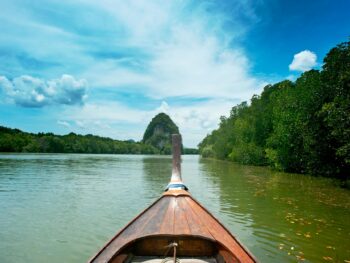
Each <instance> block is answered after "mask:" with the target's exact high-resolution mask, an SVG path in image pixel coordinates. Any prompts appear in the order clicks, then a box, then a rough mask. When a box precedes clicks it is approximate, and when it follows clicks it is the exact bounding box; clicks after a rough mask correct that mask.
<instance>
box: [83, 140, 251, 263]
mask: <svg viewBox="0 0 350 263" xmlns="http://www.w3.org/2000/svg"><path fill="white" fill-rule="evenodd" d="M180 145H181V137H179V135H177V136H174V135H173V154H174V158H173V173H172V177H171V181H170V183H169V185H168V187H167V190H166V191H165V192H164V193H163V195H162V196H161V197H160V198H159V199H158V200H156V201H155V202H154V203H153V204H152V205H151V206H149V207H148V208H147V209H146V210H144V211H143V212H142V213H141V214H139V215H138V216H137V217H136V218H135V219H133V220H132V221H131V222H130V223H129V224H128V225H126V226H125V227H124V228H123V229H122V230H121V231H120V232H119V233H117V234H116V235H115V236H114V237H113V238H112V239H111V240H110V241H109V242H108V243H107V244H106V245H105V246H104V247H103V248H102V249H101V250H100V251H99V252H98V253H97V254H96V255H95V256H94V257H93V258H92V259H91V260H90V261H89V262H91V263H92V262H93V263H97V262H99V263H101V262H110V263H119V262H120V263H121V262H125V263H128V262H150V263H164V262H166V261H173V262H175V261H176V262H183V263H188V262H195V263H203V262H209V263H214V262H218V263H224V262H228V263H231V262H247V263H249V262H256V260H255V259H254V257H253V256H252V255H251V254H250V253H249V252H248V250H247V249H245V248H244V247H243V246H242V245H241V244H240V243H239V242H238V241H237V239H236V238H235V237H234V236H233V235H232V234H231V233H230V232H229V231H228V230H227V229H226V228H225V227H224V226H223V225H222V224H221V223H220V222H219V221H218V220H217V219H216V218H215V217H214V216H213V215H212V214H211V213H210V212H209V211H208V210H206V209H205V208H204V207H203V206H202V205H201V204H200V203H199V202H197V201H196V200H195V199H194V198H193V197H192V196H191V195H190V193H189V192H188V191H187V188H186V186H185V185H184V184H183V183H182V180H181V169H180ZM169 256H170V258H169Z"/></svg>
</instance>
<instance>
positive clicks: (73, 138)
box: [0, 126, 159, 154]
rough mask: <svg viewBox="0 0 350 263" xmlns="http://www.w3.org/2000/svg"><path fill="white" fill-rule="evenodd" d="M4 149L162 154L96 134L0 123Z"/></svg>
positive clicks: (0, 150)
mask: <svg viewBox="0 0 350 263" xmlns="http://www.w3.org/2000/svg"><path fill="white" fill-rule="evenodd" d="M0 152H41V153H110V154H158V153H159V150H158V149H156V148H155V147H153V146H152V145H147V144H144V143H139V142H133V141H118V140H112V139H110V138H103V137H99V136H94V135H91V134H89V135H85V136H82V135H77V134H75V133H69V134H67V135H63V136H60V135H54V134H52V133H38V134H31V133H26V132H22V131H20V130H17V129H10V128H6V127H1V126H0Z"/></svg>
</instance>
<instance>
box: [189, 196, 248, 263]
mask: <svg viewBox="0 0 350 263" xmlns="http://www.w3.org/2000/svg"><path fill="white" fill-rule="evenodd" d="M184 198H185V200H186V201H187V202H188V204H189V205H190V206H191V208H192V210H193V211H194V212H195V213H196V214H197V216H198V218H199V219H200V220H201V221H202V223H203V224H205V225H206V227H207V229H208V231H209V232H210V233H211V235H212V236H213V237H214V238H215V239H216V240H217V241H218V242H219V243H221V244H222V245H223V246H224V247H226V248H227V249H228V250H229V251H231V253H232V254H234V255H235V256H236V257H237V259H238V260H239V261H240V262H247V263H248V262H255V260H254V259H253V258H252V257H251V256H250V255H249V254H248V252H247V251H245V249H244V248H243V247H242V246H241V245H240V244H239V243H238V242H237V241H236V240H235V239H234V237H233V236H232V235H231V234H230V233H229V232H228V230H226V229H225V228H224V227H223V225H221V223H219V221H218V220H217V219H215V218H214V217H213V216H212V215H211V214H210V213H209V212H208V211H207V210H206V209H204V208H203V207H202V206H201V205H199V204H198V203H197V202H196V201H194V200H193V199H192V198H191V197H184Z"/></svg>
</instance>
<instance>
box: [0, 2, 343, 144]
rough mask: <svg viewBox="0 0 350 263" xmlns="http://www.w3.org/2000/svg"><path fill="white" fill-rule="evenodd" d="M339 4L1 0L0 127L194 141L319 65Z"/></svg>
mask: <svg viewBox="0 0 350 263" xmlns="http://www.w3.org/2000/svg"><path fill="white" fill-rule="evenodd" d="M348 10H350V1H347V0H344V1H341V0H339V1H330V0H318V1H311V0H304V1H301V0H294V1H291V0H290V1H281V0H280V1H278V0H255V1H253V0H235V1H228V0H226V1H186V0H177V1H161V0H159V1H158V0H139V1H121V0H120V1H119V0H115V1H112V0H101V1H92V0H84V1H83V0H76V1H68V0H59V1H58V0H49V1H35V0H31V1H29V0H1V1H0V32H1V34H0V125H3V126H8V127H13V128H19V129H22V130H25V131H30V132H54V133H58V134H66V133H69V132H71V131H73V132H76V133H81V134H87V133H93V134H97V135H101V136H108V137H112V138H115V139H135V140H140V139H141V138H142V135H143V132H144V130H145V128H146V126H147V124H148V122H149V121H150V120H151V119H152V117H153V116H154V115H155V114H157V113H158V112H166V113H168V114H169V115H170V116H171V117H172V119H173V120H174V121H175V123H176V124H177V125H178V126H179V128H180V131H181V133H182V134H183V139H184V143H185V145H186V146H190V147H192V146H196V145H197V143H198V142H200V140H201V139H202V138H203V137H204V136H205V135H206V134H207V133H209V132H210V131H211V130H213V129H214V128H216V127H217V124H218V120H219V117H220V116H221V115H227V114H228V113H229V111H230V108H231V107H232V106H234V105H235V104H237V103H239V102H241V101H243V100H249V99H250V98H251V96H252V95H253V94H259V93H260V92H261V90H262V88H263V86H264V85H266V84H267V83H274V82H277V81H280V80H282V79H286V78H288V79H292V80H293V79H295V78H296V77H298V76H299V75H300V74H301V73H302V72H303V71H305V70H308V69H311V68H316V69H317V68H320V67H321V65H322V59H323V57H324V56H325V55H326V54H327V52H328V51H329V49H330V48H332V47H334V46H335V45H336V44H338V43H340V42H344V41H347V40H348V38H349V36H350V30H349V29H350V18H349V17H350V16H349V15H348Z"/></svg>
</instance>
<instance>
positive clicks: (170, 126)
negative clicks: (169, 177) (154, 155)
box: [142, 113, 179, 154]
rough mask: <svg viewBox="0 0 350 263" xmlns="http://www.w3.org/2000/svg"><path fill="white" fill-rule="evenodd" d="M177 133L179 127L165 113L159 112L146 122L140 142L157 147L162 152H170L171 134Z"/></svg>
mask: <svg viewBox="0 0 350 263" xmlns="http://www.w3.org/2000/svg"><path fill="white" fill-rule="evenodd" d="M175 133H179V128H178V127H177V126H176V124H175V123H174V122H173V121H172V120H171V119H170V117H169V116H168V115H167V114H165V113H159V114H158V115H156V116H155V117H154V118H153V119H152V120H151V122H150V123H149V124H148V126H147V129H146V131H145V133H144V135H143V140H142V142H143V143H144V144H148V145H152V146H153V147H155V148H157V149H159V151H160V153H162V154H170V153H171V134H175Z"/></svg>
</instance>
